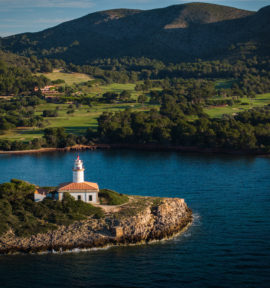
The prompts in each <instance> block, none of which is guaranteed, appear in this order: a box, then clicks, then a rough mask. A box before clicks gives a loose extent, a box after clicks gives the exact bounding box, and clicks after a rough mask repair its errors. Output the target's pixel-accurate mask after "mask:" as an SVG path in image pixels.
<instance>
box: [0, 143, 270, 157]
mask: <svg viewBox="0 0 270 288" xmlns="http://www.w3.org/2000/svg"><path fill="white" fill-rule="evenodd" d="M109 149H131V150H145V151H179V152H191V153H194V152H195V153H204V154H231V155H260V156H269V153H266V152H264V151H250V150H229V149H221V148H202V147H197V146H179V145H176V146H174V145H161V144H93V145H74V146H70V147H64V148H40V149H34V150H16V151H0V154H8V155H17V154H18V155H19V154H35V153H49V152H69V151H83V150H109Z"/></svg>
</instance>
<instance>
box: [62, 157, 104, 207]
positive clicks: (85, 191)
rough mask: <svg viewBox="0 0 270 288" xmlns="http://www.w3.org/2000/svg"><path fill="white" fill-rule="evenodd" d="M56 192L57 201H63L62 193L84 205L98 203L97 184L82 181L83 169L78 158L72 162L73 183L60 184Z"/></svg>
mask: <svg viewBox="0 0 270 288" xmlns="http://www.w3.org/2000/svg"><path fill="white" fill-rule="evenodd" d="M57 192H58V200H62V199H63V196H64V193H69V194H70V195H71V196H72V197H74V198H75V199H76V200H81V201H83V202H86V203H98V192H99V187H98V184H97V183H92V182H88V181H84V167H83V162H82V160H81V159H80V157H79V156H78V157H77V159H76V160H75V162H74V167H73V182H68V183H62V184H60V185H59V186H58V189H57Z"/></svg>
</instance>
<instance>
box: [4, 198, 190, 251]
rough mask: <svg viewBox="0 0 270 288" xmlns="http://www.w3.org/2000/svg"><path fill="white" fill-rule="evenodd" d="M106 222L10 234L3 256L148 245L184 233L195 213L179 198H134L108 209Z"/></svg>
mask: <svg viewBox="0 0 270 288" xmlns="http://www.w3.org/2000/svg"><path fill="white" fill-rule="evenodd" d="M106 208H108V207H104V209H105V211H107V212H106V216H105V217H104V218H102V219H94V218H89V219H87V220H84V221H81V222H76V223H74V224H72V225H70V226H59V227H58V229H57V230H54V231H51V232H48V233H45V234H37V235H33V236H31V237H27V238H21V237H17V236H15V235H14V233H13V232H12V231H9V232H8V233H6V234H5V235H3V236H2V237H1V238H0V253H2V254H4V253H16V252H23V253H31V252H34V253H35V252H44V251H66V250H72V249H75V248H81V249H83V248H94V247H105V246H108V245H121V244H126V245H127V244H134V243H147V242H150V241H152V240H161V239H164V238H167V237H170V236H173V235H174V234H176V233H178V232H180V231H182V230H183V229H184V228H185V227H186V226H187V225H188V224H189V223H191V221H192V212H191V210H190V209H189V208H188V207H187V205H186V203H185V201H184V200H183V199H179V198H173V199H170V198H151V197H130V201H129V203H128V204H125V205H122V206H120V207H115V209H106Z"/></svg>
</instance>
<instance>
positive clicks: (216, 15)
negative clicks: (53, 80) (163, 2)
mask: <svg viewBox="0 0 270 288" xmlns="http://www.w3.org/2000/svg"><path fill="white" fill-rule="evenodd" d="M268 18H269V19H270V6H266V7H264V8H262V9H260V10H259V11H258V12H252V11H247V10H241V9H237V8H232V7H228V6H222V5H216V4H205V3H188V4H179V5H172V6H168V7H165V8H158V9H152V10H137V9H113V10H105V11H101V12H95V13H91V14H88V15H86V16H83V17H81V18H78V19H74V20H70V21H68V22H64V23H61V24H59V25H57V26H55V27H52V28H49V29H46V30H43V31H41V32H36V33H22V34H19V35H13V36H8V37H5V38H2V39H1V48H2V49H5V50H8V51H11V52H15V53H19V54H21V55H26V56H30V55H37V56H39V57H51V58H62V59H64V60H68V61H71V62H74V63H79V64H84V63H87V62H89V61H91V60H93V59H96V58H117V57H123V56H134V57H141V56H146V57H150V58H159V59H162V60H165V59H168V60H173V61H181V60H183V59H188V60H194V59H196V58H209V57H210V58H211V57H217V56H218V55H221V56H222V55H226V54H228V49H229V47H231V46H232V45H236V44H237V43H241V42H243V43H248V42H250V41H251V42H254V43H256V45H257V44H258V46H261V44H263V45H264V44H265V43H264V42H265V41H264V40H265V39H264V38H265V37H266V34H267V33H268V32H270V23H269V20H268ZM266 43H267V45H268V42H267V41H266Z"/></svg>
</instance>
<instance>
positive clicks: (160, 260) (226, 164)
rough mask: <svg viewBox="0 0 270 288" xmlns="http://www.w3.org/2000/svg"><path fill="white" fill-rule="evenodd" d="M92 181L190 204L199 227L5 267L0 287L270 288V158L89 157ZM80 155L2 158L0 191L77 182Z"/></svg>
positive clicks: (5, 260) (8, 262) (6, 261)
mask: <svg viewBox="0 0 270 288" xmlns="http://www.w3.org/2000/svg"><path fill="white" fill-rule="evenodd" d="M80 154H81V158H82V159H83V160H84V163H85V166H86V179H87V180H89V181H97V182H98V183H99V185H100V186H101V187H103V188H110V189H114V190H116V191H118V192H121V193H127V194H137V195H150V196H162V197H182V198H185V200H186V202H187V203H188V205H189V207H190V208H191V209H192V210H193V212H194V223H193V225H192V226H191V227H190V228H189V229H188V230H187V231H186V232H185V233H184V234H183V235H181V236H179V237H177V238H175V239H172V240H169V241H164V242H161V243H156V244H152V245H143V246H132V247H120V248H111V249H108V250H96V251H90V252H84V253H72V254H62V255H59V254H47V255H13V256H1V257H0V287H1V288H2V287H3V288H6V287H23V288H24V287H25V288H28V287H32V288H35V287H38V288H42V287H44V288H45V287H46V288H47V287H117V288H121V287H148V288H150V287H153V288H154V287H194V288H197V287H224V288H225V287H256V288H257V287H259V288H261V287H269V280H270V221H269V219H270V181H269V176H270V158H259V157H257V158H256V157H240V156H217V155H215V156H211V155H203V156H201V155H198V154H180V153H174V152H151V153H150V152H134V151H95V152H92V151H87V152H82V153H80ZM74 158H75V155H74V154H73V153H52V154H40V155H23V156H22V155H16V156H14V155H13V156H9V155H1V156H0V169H1V170H0V171H1V174H0V182H4V181H9V180H10V179H11V178H18V179H24V180H27V181H30V182H32V183H35V184H38V185H44V186H45V185H57V184H59V183H61V182H65V181H70V179H71V168H72V164H73V159H74Z"/></svg>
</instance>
